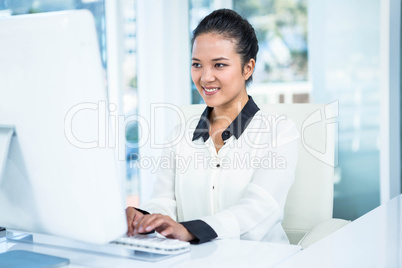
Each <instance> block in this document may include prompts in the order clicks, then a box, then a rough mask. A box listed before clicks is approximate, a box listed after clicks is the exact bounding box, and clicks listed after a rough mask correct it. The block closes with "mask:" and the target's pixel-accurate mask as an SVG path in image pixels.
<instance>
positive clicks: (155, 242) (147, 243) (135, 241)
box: [110, 234, 190, 255]
mask: <svg viewBox="0 0 402 268" xmlns="http://www.w3.org/2000/svg"><path fill="white" fill-rule="evenodd" d="M110 245H111V246H117V247H124V248H126V249H132V250H138V251H144V252H148V253H157V254H164V255H175V254H181V253H184V252H187V251H190V243H189V242H184V241H180V240H177V239H169V238H165V237H159V236H156V235H155V234H151V235H142V234H137V235H134V236H131V237H128V236H123V237H120V238H118V239H116V240H114V241H112V242H111V243H110Z"/></svg>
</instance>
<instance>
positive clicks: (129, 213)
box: [126, 207, 144, 236]
mask: <svg viewBox="0 0 402 268" xmlns="http://www.w3.org/2000/svg"><path fill="white" fill-rule="evenodd" d="M143 216H144V214H142V213H141V212H139V211H138V210H136V209H135V208H133V207H127V208H126V217H127V227H128V228H127V235H128V236H132V235H134V228H135V226H136V225H137V223H138V222H139V221H140V220H141V219H142V217H143Z"/></svg>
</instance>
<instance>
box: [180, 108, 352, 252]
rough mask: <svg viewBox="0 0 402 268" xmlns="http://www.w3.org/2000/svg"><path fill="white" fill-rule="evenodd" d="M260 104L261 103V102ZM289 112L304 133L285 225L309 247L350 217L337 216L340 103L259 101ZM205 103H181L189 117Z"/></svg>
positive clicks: (282, 112) (294, 240) (296, 239)
mask: <svg viewBox="0 0 402 268" xmlns="http://www.w3.org/2000/svg"><path fill="white" fill-rule="evenodd" d="M257 105H258V103H257ZM258 106H259V107H260V109H261V110H262V111H264V112H268V113H270V114H276V115H285V116H286V117H287V118H290V119H292V120H293V121H294V122H295V124H296V125H297V128H298V131H299V133H300V139H299V146H298V149H299V150H298V163H297V167H296V175H295V181H294V183H293V185H292V187H291V189H290V191H289V194H288V196H287V199H286V203H285V209H284V219H283V221H282V226H283V228H284V230H285V232H286V234H287V236H288V238H289V241H290V243H291V244H299V245H301V246H302V248H306V247H308V246H309V245H311V244H313V243H314V242H316V241H318V240H320V239H321V238H323V237H324V236H326V235H328V234H330V233H332V232H334V231H335V230H337V229H339V228H341V227H342V226H344V225H346V224H347V223H349V221H346V220H341V219H333V218H332V211H333V197H334V181H333V178H334V166H335V164H336V161H335V150H334V148H335V137H336V135H337V123H336V117H337V107H334V105H322V104H274V105H262V106H261V105H258ZM204 108H205V105H189V106H184V107H181V110H182V112H183V114H184V115H185V118H186V120H188V119H190V118H192V119H194V117H193V116H194V115H201V113H202V112H203V110H204Z"/></svg>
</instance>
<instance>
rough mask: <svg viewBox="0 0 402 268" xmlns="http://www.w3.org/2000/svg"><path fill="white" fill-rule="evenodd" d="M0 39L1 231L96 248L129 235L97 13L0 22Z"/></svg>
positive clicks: (44, 15)
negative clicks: (73, 241)
mask: <svg viewBox="0 0 402 268" xmlns="http://www.w3.org/2000/svg"><path fill="white" fill-rule="evenodd" d="M0 40H1V41H0V136H1V137H2V138H0V143H1V144H0V150H1V151H0V156H1V155H4V156H5V157H0V161H1V162H2V163H0V226H4V227H6V228H10V229H15V230H22V231H29V232H37V233H45V234H52V235H58V236H62V237H67V238H72V239H76V240H79V241H85V242H91V243H106V242H109V241H111V240H113V239H115V238H117V237H118V236H120V235H122V234H124V233H125V231H126V228H127V226H126V220H125V213H124V208H125V205H124V195H123V189H122V185H123V183H122V180H121V179H120V177H121V176H119V175H118V174H119V173H118V166H120V164H119V161H117V154H116V148H115V147H117V146H115V144H116V142H112V143H111V142H108V141H111V140H113V135H112V134H111V133H112V132H111V131H109V129H110V126H109V124H108V121H109V120H108V111H109V108H113V109H114V107H112V106H113V105H109V104H108V102H107V92H106V87H105V79H104V71H103V68H102V65H101V58H100V53H99V48H98V43H97V37H96V30H95V24H94V19H93V17H92V15H91V13H90V12H89V11H86V10H76V11H65V12H49V13H41V14H31V15H21V16H12V17H8V18H2V19H0ZM10 129H12V132H13V133H14V134H13V135H12V137H11V138H7V135H8V134H7V133H10ZM120 162H121V161H120Z"/></svg>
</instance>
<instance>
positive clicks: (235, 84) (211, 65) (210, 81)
mask: <svg viewBox="0 0 402 268" xmlns="http://www.w3.org/2000/svg"><path fill="white" fill-rule="evenodd" d="M254 65H255V62H254V60H253V59H252V60H250V62H249V63H247V64H246V65H245V66H244V68H243V67H242V64H241V58H240V55H239V54H237V53H236V51H235V44H234V43H233V41H231V40H230V39H227V38H225V37H223V36H221V35H218V34H213V33H208V34H201V35H199V36H198V37H197V38H196V39H195V40H194V44H193V55H192V67H191V77H192V79H193V82H194V84H195V86H196V87H197V90H198V92H199V93H200V95H201V96H202V98H203V99H204V101H205V103H206V104H207V105H208V106H210V107H222V108H229V107H230V106H232V105H236V103H237V102H238V101H241V100H242V99H244V98H247V92H246V83H245V82H246V80H247V79H248V78H249V77H250V76H251V74H252V73H253V69H254Z"/></svg>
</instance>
